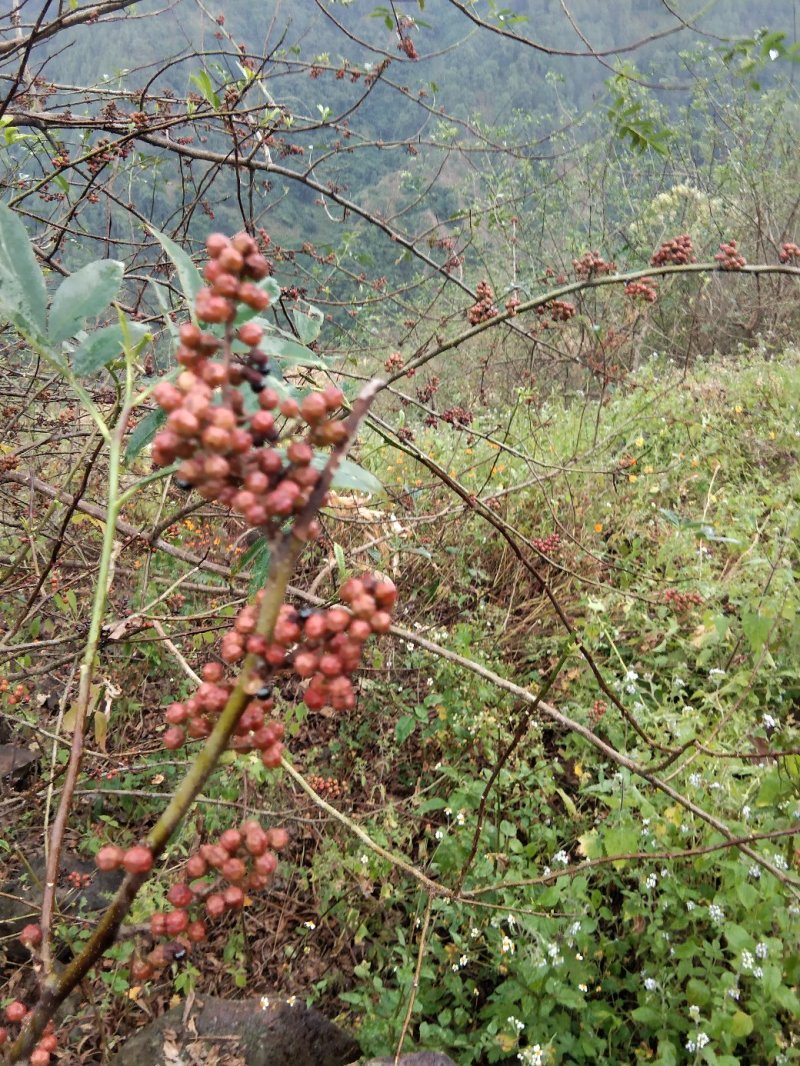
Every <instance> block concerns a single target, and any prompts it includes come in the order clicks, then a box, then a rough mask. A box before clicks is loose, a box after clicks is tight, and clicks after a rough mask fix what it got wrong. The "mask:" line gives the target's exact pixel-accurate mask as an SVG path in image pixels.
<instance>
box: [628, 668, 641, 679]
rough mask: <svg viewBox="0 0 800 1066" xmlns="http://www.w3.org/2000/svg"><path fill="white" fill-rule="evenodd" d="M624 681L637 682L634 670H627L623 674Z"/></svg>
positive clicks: (637, 676)
mask: <svg viewBox="0 0 800 1066" xmlns="http://www.w3.org/2000/svg"><path fill="white" fill-rule="evenodd" d="M625 680H626V681H638V680H639V675H638V674H637V673H636V671H635V670H628V672H627V673H626V674H625Z"/></svg>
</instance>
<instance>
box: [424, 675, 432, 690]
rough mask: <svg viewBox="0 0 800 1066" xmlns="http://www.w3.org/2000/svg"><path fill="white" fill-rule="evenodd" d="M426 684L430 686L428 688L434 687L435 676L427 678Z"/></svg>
mask: <svg viewBox="0 0 800 1066" xmlns="http://www.w3.org/2000/svg"><path fill="white" fill-rule="evenodd" d="M425 684H426V685H427V686H428V688H433V678H432V677H428V678H426V679H425Z"/></svg>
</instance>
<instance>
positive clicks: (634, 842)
mask: <svg viewBox="0 0 800 1066" xmlns="http://www.w3.org/2000/svg"><path fill="white" fill-rule="evenodd" d="M603 843H604V845H605V849H606V855H625V854H628V853H630V852H633V851H638V850H639V829H638V828H637V827H636V826H620V827H619V828H617V829H609V830H608V831H607V832H606V834H605V839H604V841H603ZM626 861H627V860H625V859H620V860H618V861H617V862H615V863H614V866H615V867H616V869H618V870H621V869H622V868H623V867H624V865H625V862H626Z"/></svg>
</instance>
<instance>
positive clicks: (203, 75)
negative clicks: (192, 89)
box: [189, 70, 219, 109]
mask: <svg viewBox="0 0 800 1066" xmlns="http://www.w3.org/2000/svg"><path fill="white" fill-rule="evenodd" d="M189 81H190V82H192V84H193V85H196V86H197V88H198V90H199V92H200V95H201V96H202V97H203V99H204V100H205V101H206V102H207V103H209V104H211V106H212V107H214V108H217V109H219V97H218V96H217V94H216V93H215V92H214V83H213V82H212V80H211V76H210V74H209V73H208V71H207V70H201V71H200V73H199V74H190V75H189Z"/></svg>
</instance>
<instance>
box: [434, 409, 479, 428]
mask: <svg viewBox="0 0 800 1066" xmlns="http://www.w3.org/2000/svg"><path fill="white" fill-rule="evenodd" d="M474 417H475V416H474V415H473V413H472V411H470V410H469V409H468V408H466V407H448V409H447V410H446V411H442V413H441V414H440V415H439V418H441V420H442V421H443V422H447V423H448V424H449V425H451V426H468V425H470V424H471V422H472V421H473V419H474Z"/></svg>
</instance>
